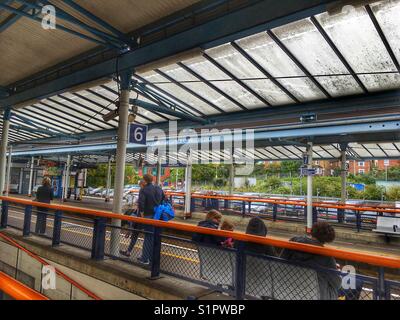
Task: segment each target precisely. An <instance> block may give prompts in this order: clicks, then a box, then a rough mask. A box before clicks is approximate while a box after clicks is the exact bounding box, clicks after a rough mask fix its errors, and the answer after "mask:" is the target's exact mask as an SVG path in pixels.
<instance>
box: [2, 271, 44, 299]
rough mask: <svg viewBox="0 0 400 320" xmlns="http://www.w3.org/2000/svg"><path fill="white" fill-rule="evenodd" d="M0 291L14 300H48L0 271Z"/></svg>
mask: <svg viewBox="0 0 400 320" xmlns="http://www.w3.org/2000/svg"><path fill="white" fill-rule="evenodd" d="M0 291H3V292H4V293H6V294H7V295H9V296H10V297H11V298H14V299H16V300H49V298H47V297H45V296H44V295H42V294H40V293H39V292H36V291H35V290H32V289H31V288H29V287H27V286H25V285H24V284H22V283H21V282H18V281H17V280H15V279H13V278H11V277H10V276H8V275H6V274H5V273H3V272H1V271H0Z"/></svg>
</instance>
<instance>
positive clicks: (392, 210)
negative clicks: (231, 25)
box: [133, 191, 400, 214]
mask: <svg viewBox="0 0 400 320" xmlns="http://www.w3.org/2000/svg"><path fill="white" fill-rule="evenodd" d="M137 192H138V191H133V193H137ZM165 194H166V195H167V196H175V197H184V196H185V193H184V192H174V191H165ZM191 197H192V198H194V199H218V200H228V201H244V202H256V203H267V204H279V205H293V206H300V207H305V206H307V202H306V201H304V200H296V201H294V200H286V199H268V198H259V197H256V196H224V195H205V194H198V193H192V195H191ZM313 207H318V208H327V209H344V210H354V211H360V212H366V211H374V212H379V213H397V214H400V209H397V208H384V207H382V206H381V205H379V207H378V206H377V207H373V206H366V205H362V206H361V205H349V204H340V202H337V203H332V202H323V201H319V202H313Z"/></svg>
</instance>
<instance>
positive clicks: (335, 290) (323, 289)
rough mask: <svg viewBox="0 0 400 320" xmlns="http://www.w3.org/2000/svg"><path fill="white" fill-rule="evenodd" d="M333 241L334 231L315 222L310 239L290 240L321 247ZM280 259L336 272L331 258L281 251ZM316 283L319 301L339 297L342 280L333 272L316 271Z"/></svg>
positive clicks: (293, 251)
mask: <svg viewBox="0 0 400 320" xmlns="http://www.w3.org/2000/svg"><path fill="white" fill-rule="evenodd" d="M334 240H335V229H334V228H333V227H332V226H331V225H330V224H329V223H327V222H317V223H315V224H314V225H313V227H312V230H311V237H308V236H300V237H294V238H292V239H290V241H293V242H299V243H305V244H311V245H314V246H319V247H323V246H324V245H325V243H330V242H333V241H334ZM281 258H282V259H286V260H291V261H298V262H301V263H304V264H307V265H309V266H310V267H319V268H326V269H330V270H336V266H337V264H336V260H335V258H333V257H328V256H321V255H317V254H312V253H307V252H303V251H295V250H287V249H285V250H283V251H282V253H281ZM318 282H319V287H320V296H321V300H337V299H338V296H339V288H340V287H341V283H342V279H341V277H340V275H338V274H337V273H335V272H329V271H327V272H324V271H318Z"/></svg>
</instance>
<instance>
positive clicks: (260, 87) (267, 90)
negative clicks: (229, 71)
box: [244, 79, 294, 105]
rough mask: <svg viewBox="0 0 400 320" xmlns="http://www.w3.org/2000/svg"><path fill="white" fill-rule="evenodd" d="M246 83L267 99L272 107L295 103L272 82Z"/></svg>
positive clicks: (257, 81)
mask: <svg viewBox="0 0 400 320" xmlns="http://www.w3.org/2000/svg"><path fill="white" fill-rule="evenodd" d="M244 83H245V84H247V85H248V86H249V87H250V88H252V89H253V90H254V91H255V92H257V93H258V94H259V95H260V96H262V97H263V98H265V99H266V100H267V101H268V102H269V103H270V104H271V105H282V104H290V103H293V102H294V101H293V100H292V99H291V98H290V97H289V96H288V95H287V94H286V93H284V92H283V91H282V90H281V89H280V88H279V87H278V86H276V85H275V84H273V83H272V81H271V80H268V79H266V80H247V81H244Z"/></svg>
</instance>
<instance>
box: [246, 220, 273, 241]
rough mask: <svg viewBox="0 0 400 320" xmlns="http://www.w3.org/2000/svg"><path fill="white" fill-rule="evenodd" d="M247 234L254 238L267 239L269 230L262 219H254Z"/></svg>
mask: <svg viewBox="0 0 400 320" xmlns="http://www.w3.org/2000/svg"><path fill="white" fill-rule="evenodd" d="M246 233H247V234H251V235H253V236H261V237H265V236H266V235H267V233H268V230H267V227H266V225H265V223H264V221H262V220H261V219H260V218H252V219H251V220H250V221H249V224H248V225H247V229H246Z"/></svg>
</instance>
